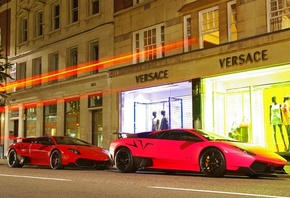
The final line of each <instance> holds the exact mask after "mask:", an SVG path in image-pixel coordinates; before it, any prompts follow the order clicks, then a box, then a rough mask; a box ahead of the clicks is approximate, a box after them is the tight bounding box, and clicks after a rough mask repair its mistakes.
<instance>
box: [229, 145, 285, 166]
mask: <svg viewBox="0 0 290 198" xmlns="http://www.w3.org/2000/svg"><path fill="white" fill-rule="evenodd" d="M224 143H225V144H228V145H231V146H233V147H237V148H240V149H242V150H245V151H249V152H251V153H253V154H254V155H256V156H258V157H259V156H261V160H262V159H268V160H275V161H279V162H281V163H287V160H286V159H285V158H283V157H282V156H280V155H279V154H277V153H275V152H273V151H270V150H268V149H266V148H263V147H261V146H257V145H253V144H249V143H243V142H224Z"/></svg>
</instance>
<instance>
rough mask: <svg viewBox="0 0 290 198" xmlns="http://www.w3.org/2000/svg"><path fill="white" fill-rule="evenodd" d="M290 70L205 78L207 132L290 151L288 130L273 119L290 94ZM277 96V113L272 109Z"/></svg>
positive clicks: (281, 69)
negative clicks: (289, 148)
mask: <svg viewBox="0 0 290 198" xmlns="http://www.w3.org/2000/svg"><path fill="white" fill-rule="evenodd" d="M289 71H290V66H288V65H285V66H280V67H279V69H278V68H277V67H275V68H265V69H260V70H254V71H247V72H240V73H235V74H228V75H223V76H218V77H212V78H205V79H202V107H203V108H202V111H203V112H202V114H203V115H204V116H203V117H202V119H203V120H202V123H203V129H205V130H209V131H214V132H216V133H219V134H222V135H228V136H230V137H232V138H235V139H237V140H239V141H243V142H248V143H253V144H256V145H260V146H263V147H266V148H268V149H270V150H273V151H287V150H288V145H289V138H288V134H287V130H286V128H287V127H282V125H278V124H280V122H279V123H277V120H276V121H275V123H274V124H275V126H274V125H273V120H271V116H273V113H276V115H277V113H278V114H279V112H280V111H281V107H282V106H281V104H282V103H283V98H284V96H285V95H288V94H290V81H289V77H288V75H287V74H289ZM273 96H275V99H276V100H277V101H276V104H277V106H275V108H274V109H275V111H272V110H273V109H271V108H270V107H271V105H272V104H273V101H272V100H271V99H272V98H273ZM271 111H272V115H271ZM276 111H277V112H276ZM279 115H280V114H279ZM272 119H273V118H272ZM284 126H285V124H284ZM286 137H287V138H286ZM285 145H286V146H287V148H286V146H285Z"/></svg>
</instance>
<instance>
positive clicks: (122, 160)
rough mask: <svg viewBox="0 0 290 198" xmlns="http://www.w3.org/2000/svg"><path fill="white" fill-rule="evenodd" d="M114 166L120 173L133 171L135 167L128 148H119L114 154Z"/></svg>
mask: <svg viewBox="0 0 290 198" xmlns="http://www.w3.org/2000/svg"><path fill="white" fill-rule="evenodd" d="M115 165H116V168H117V169H118V170H119V171H121V172H122V173H134V172H136V171H137V168H136V167H134V160H133V156H132V153H131V151H130V150H129V149H128V148H121V149H120V150H118V151H117V153H116V156H115Z"/></svg>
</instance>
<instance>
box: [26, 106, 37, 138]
mask: <svg viewBox="0 0 290 198" xmlns="http://www.w3.org/2000/svg"><path fill="white" fill-rule="evenodd" d="M25 115H26V116H25V122H24V127H25V131H24V133H25V137H33V136H36V118H37V116H36V107H25Z"/></svg>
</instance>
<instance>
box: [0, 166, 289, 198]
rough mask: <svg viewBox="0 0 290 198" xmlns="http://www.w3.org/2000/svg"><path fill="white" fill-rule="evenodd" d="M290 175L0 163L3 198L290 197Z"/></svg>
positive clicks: (0, 186) (0, 188) (0, 194)
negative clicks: (56, 167) (210, 175)
mask: <svg viewBox="0 0 290 198" xmlns="http://www.w3.org/2000/svg"><path fill="white" fill-rule="evenodd" d="M289 186H290V177H289V176H288V175H280V176H278V177H263V178H258V179H250V178H248V177H243V176H225V177H223V178H208V177H204V176H202V175H198V174H177V175H166V174H164V173H162V172H145V171H143V172H142V171H139V172H137V173H134V174H124V173H119V172H118V171H116V170H114V169H111V170H105V171H96V170H79V169H64V170H51V169H50V168H44V167H36V166H24V167H23V168H9V167H8V166H7V165H6V164H3V163H2V164H0V197H1V198H10V197H21V198H28V197H29V198H34V197H35V198H36V197H37V198H42V197H44V198H46V197H49V198H50V197H54V198H58V197H59V198H66V197H69V198H80V197H85V198H91V197H92V198H93V197H94V198H95V197H98V198H103V197H104V198H111V197H112V198H113V197H114V198H119V197H120V198H121V197H122V198H125V197H126V198H131V197H132V198H133V197H134V198H135V197H141V198H143V197H146V198H147V197H148V198H164V197H167V198H173V197H174V198H179V197H180V198H181V197H182V198H184V197H201V198H202V197H211V198H216V197H223V198H227V197H237V198H239V197H272V198H276V197H290V190H289V189H290V188H289Z"/></svg>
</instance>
